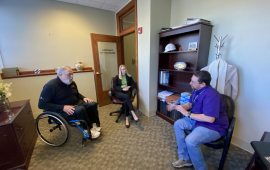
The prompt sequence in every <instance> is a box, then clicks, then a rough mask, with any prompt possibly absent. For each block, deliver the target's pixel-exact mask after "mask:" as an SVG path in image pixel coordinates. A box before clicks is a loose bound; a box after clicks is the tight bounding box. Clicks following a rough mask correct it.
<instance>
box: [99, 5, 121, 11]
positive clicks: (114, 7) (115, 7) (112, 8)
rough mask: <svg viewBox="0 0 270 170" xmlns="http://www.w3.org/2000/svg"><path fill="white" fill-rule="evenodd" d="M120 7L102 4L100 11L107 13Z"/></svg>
mask: <svg viewBox="0 0 270 170" xmlns="http://www.w3.org/2000/svg"><path fill="white" fill-rule="evenodd" d="M119 8H120V7H118V6H113V5H108V4H103V5H102V7H101V9H104V10H108V11H117V10H118V9H119Z"/></svg>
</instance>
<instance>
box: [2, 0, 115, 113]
mask: <svg viewBox="0 0 270 170" xmlns="http://www.w3.org/2000/svg"><path fill="white" fill-rule="evenodd" d="M90 33H98V34H107V35H115V33H116V19H115V13H114V12H111V11H105V10H100V9H96V8H90V7H85V6H79V5H75V4H69V3H64V2H58V1H53V0H20V1H18V0H1V1H0V51H1V54H2V57H3V62H4V64H5V66H6V67H19V69H20V70H21V71H25V70H33V69H37V68H39V69H53V68H54V67H56V66H62V65H67V66H71V67H74V63H75V62H77V61H81V62H83V63H84V64H85V66H87V67H93V68H94V65H93V56H92V46H91V40H90ZM54 77H56V75H52V76H37V77H29V78H18V79H8V80H7V81H8V82H12V83H13V84H12V86H11V88H12V92H13V95H12V96H11V98H10V101H16V100H23V99H31V106H32V108H33V111H34V114H36V113H39V112H40V110H38V108H37V102H38V97H39V94H40V92H41V89H42V87H43V85H44V84H45V83H46V82H47V81H49V80H50V79H52V78H54ZM74 80H75V81H76V82H77V84H78V86H79V90H80V91H81V92H82V94H84V95H85V96H87V97H89V98H92V99H94V100H96V89H95V83H94V77H93V73H76V74H74Z"/></svg>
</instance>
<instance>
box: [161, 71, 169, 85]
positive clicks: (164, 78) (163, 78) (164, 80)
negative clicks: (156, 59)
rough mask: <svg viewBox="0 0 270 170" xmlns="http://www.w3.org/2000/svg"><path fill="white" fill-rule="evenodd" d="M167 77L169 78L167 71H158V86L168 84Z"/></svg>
mask: <svg viewBox="0 0 270 170" xmlns="http://www.w3.org/2000/svg"><path fill="white" fill-rule="evenodd" d="M169 77H170V73H169V71H160V77H159V83H160V84H168V83H169Z"/></svg>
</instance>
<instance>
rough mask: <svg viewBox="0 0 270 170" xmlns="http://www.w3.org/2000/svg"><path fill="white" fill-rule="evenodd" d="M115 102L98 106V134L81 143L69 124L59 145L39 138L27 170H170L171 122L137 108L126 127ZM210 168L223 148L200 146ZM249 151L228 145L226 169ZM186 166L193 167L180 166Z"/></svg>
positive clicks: (241, 164)
mask: <svg viewBox="0 0 270 170" xmlns="http://www.w3.org/2000/svg"><path fill="white" fill-rule="evenodd" d="M118 109H119V106H117V105H112V104H111V105H108V106H104V107H101V108H99V114H100V121H101V127H102V130H101V136H100V137H99V138H98V139H95V140H93V141H90V140H87V143H86V146H85V147H83V146H82V144H81V142H82V136H83V134H82V133H81V131H79V129H78V128H76V127H72V128H70V129H71V138H70V140H69V141H68V142H67V143H66V144H65V145H63V146H61V147H51V146H49V145H47V144H45V143H43V142H42V141H41V140H40V139H39V138H38V139H37V143H36V146H35V149H34V152H33V155H32V159H31V161H30V165H29V169H30V170H39V169H40V170H41V169H42V170H44V169H52V170H55V169H60V170H68V169H76V170H77V169H91V170H167V169H168V170H170V169H174V168H173V167H172V166H171V163H172V162H174V161H175V160H177V159H178V156H177V148H176V139H175V135H174V129H173V125H171V124H170V123H168V122H166V121H165V120H163V119H161V118H160V117H158V116H154V117H147V116H145V115H144V114H142V113H140V112H139V111H137V112H136V113H137V115H138V117H139V119H140V121H139V122H138V123H136V122H135V121H130V122H131V123H130V124H131V126H130V128H129V129H127V128H126V127H125V117H124V116H122V117H121V118H120V121H119V122H118V123H115V120H116V116H109V113H110V112H112V111H115V110H118ZM202 150H203V153H204V157H205V160H206V162H207V165H208V168H209V170H216V169H217V168H218V165H219V161H220V158H221V153H222V150H215V149H211V148H208V147H206V146H202ZM251 156H252V154H250V153H249V152H247V151H244V150H242V149H241V148H238V147H236V146H234V145H231V147H230V150H229V153H228V155H227V159H226V162H225V166H224V169H225V170H242V169H245V167H246V165H247V164H248V161H249V159H250V158H251ZM182 169H183V170H185V169H194V168H193V167H190V168H182Z"/></svg>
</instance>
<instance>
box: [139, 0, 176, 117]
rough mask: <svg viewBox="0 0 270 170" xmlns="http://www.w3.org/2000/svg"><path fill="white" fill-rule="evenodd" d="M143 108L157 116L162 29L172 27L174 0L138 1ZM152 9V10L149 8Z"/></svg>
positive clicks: (147, 113)
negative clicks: (159, 53) (172, 4)
mask: <svg viewBox="0 0 270 170" xmlns="http://www.w3.org/2000/svg"><path fill="white" fill-rule="evenodd" d="M137 6H138V7H137V8H138V16H137V17H138V27H143V33H142V34H139V35H138V65H139V66H138V67H139V88H140V89H139V90H140V91H139V102H140V105H139V106H140V110H141V111H142V112H143V113H145V114H146V115H148V116H153V115H155V113H156V109H157V106H156V104H157V99H156V97H157V82H158V81H157V77H158V44H159V36H158V32H159V31H160V29H161V28H162V27H169V26H170V14H171V0H166V1H164V0H151V1H150V0H147V1H145V0H137ZM149 9H150V10H149Z"/></svg>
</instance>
